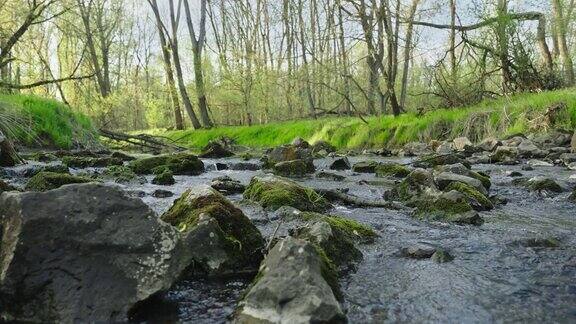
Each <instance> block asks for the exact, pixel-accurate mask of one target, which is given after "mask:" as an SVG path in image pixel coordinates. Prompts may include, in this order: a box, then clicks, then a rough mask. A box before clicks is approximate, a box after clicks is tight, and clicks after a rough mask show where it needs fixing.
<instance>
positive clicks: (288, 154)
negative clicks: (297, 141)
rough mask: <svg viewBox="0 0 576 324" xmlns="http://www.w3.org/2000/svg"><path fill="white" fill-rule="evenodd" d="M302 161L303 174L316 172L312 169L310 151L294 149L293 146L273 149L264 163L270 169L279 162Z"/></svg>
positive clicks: (299, 148) (312, 160)
mask: <svg viewBox="0 0 576 324" xmlns="http://www.w3.org/2000/svg"><path fill="white" fill-rule="evenodd" d="M294 160H302V161H304V162H305V163H306V168H305V172H306V173H312V172H314V171H315V170H316V168H315V167H314V158H313V156H312V151H311V150H310V149H306V148H301V147H296V146H293V145H282V146H278V147H275V148H274V149H272V151H270V153H269V154H268V156H267V160H266V162H265V165H264V166H265V167H267V168H272V167H274V165H276V164H277V163H280V162H286V161H294Z"/></svg>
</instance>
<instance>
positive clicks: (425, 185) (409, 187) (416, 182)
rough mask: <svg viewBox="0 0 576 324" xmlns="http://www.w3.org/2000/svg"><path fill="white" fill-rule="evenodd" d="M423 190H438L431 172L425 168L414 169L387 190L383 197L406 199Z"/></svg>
mask: <svg viewBox="0 0 576 324" xmlns="http://www.w3.org/2000/svg"><path fill="white" fill-rule="evenodd" d="M425 191H438V190H437V188H436V184H435V182H434V176H433V175H432V172H431V171H429V170H425V169H416V170H414V171H412V172H410V173H409V174H408V176H406V178H405V179H404V180H402V182H401V183H399V184H398V185H396V186H395V187H394V188H392V190H390V191H387V192H386V193H385V195H384V198H386V199H387V200H396V201H408V200H410V199H412V198H414V197H416V196H418V195H420V194H422V193H423V192H425Z"/></svg>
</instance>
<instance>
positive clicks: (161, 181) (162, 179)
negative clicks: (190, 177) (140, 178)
mask: <svg viewBox="0 0 576 324" xmlns="http://www.w3.org/2000/svg"><path fill="white" fill-rule="evenodd" d="M175 183H176V180H174V174H173V173H172V171H170V170H169V169H164V170H163V171H162V172H158V173H157V174H156V176H154V179H152V184H155V185H161V186H171V185H173V184H175Z"/></svg>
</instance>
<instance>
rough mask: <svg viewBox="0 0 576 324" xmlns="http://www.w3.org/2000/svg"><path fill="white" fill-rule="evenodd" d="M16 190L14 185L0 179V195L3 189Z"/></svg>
mask: <svg viewBox="0 0 576 324" xmlns="http://www.w3.org/2000/svg"><path fill="white" fill-rule="evenodd" d="M16 190H18V189H16V187H14V186H13V185H11V184H9V183H7V182H5V181H2V180H0V195H1V194H2V193H3V192H5V191H16ZM0 237H1V236H0Z"/></svg>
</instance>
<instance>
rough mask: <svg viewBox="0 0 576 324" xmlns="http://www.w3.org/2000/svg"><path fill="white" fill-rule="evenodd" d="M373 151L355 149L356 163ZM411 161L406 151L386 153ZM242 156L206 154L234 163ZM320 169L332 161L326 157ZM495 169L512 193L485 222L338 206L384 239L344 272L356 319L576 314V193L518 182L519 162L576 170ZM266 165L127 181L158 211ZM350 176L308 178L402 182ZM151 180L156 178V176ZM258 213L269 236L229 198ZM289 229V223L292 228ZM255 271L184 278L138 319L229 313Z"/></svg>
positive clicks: (196, 318)
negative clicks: (157, 193)
mask: <svg viewBox="0 0 576 324" xmlns="http://www.w3.org/2000/svg"><path fill="white" fill-rule="evenodd" d="M366 159H373V158H372V157H370V158H369V157H355V158H352V159H351V162H355V161H359V160H366ZM387 160H393V161H396V162H398V161H400V162H406V160H404V159H397V158H396V159H387ZM237 161H238V160H235V159H220V160H204V162H205V164H206V165H207V166H212V165H213V164H214V163H216V162H223V163H233V162H237ZM316 165H317V167H318V169H322V168H324V167H325V161H323V160H317V161H316ZM473 169H475V170H482V171H485V172H488V173H490V175H491V177H492V189H491V194H498V195H500V196H502V197H504V198H506V199H507V200H508V203H507V204H506V205H499V206H497V207H496V208H495V209H494V210H492V211H489V212H482V213H481V215H482V216H483V217H484V219H485V223H484V225H482V226H480V227H474V226H459V225H453V224H444V223H437V222H425V221H418V220H416V219H413V218H411V217H410V215H409V214H408V212H404V211H393V210H388V209H382V208H361V209H360V208H349V207H345V206H336V208H335V210H333V211H332V212H331V213H332V214H337V215H341V216H345V217H349V218H353V219H355V220H358V221H360V222H362V223H365V224H368V225H370V226H372V227H373V228H374V229H375V230H376V231H377V233H378V234H379V238H378V239H377V240H376V242H375V243H373V244H369V245H362V246H360V249H361V251H362V252H363V254H364V260H363V261H362V262H361V263H360V264H359V265H358V268H357V270H356V271H355V272H353V273H350V274H348V275H346V276H344V277H343V278H342V279H341V285H342V290H343V292H344V296H345V304H344V307H345V309H346V311H347V315H348V318H349V321H350V322H351V323H386V322H410V323H422V322H435V323H486V322H499V323H500V322H501V323H509V322H523V323H524V322H526V323H540V322H560V323H574V322H576V205H575V204H573V203H570V202H568V201H567V199H566V198H567V196H568V192H566V193H564V194H561V195H558V196H555V197H542V196H540V195H538V194H535V193H530V192H528V191H527V190H526V189H523V188H520V187H515V186H513V185H512V184H511V181H512V178H511V177H509V176H508V174H509V172H511V171H520V172H522V173H523V174H524V176H527V177H533V176H537V175H544V176H547V177H551V178H553V179H555V180H556V181H558V182H559V183H560V184H562V185H563V186H564V187H565V188H573V187H574V186H575V185H576V172H574V171H568V170H566V169H564V168H560V167H536V168H535V170H533V171H522V170H520V166H499V165H475V166H473ZM263 173H264V172H263V171H231V170H224V171H208V172H206V173H204V174H202V175H200V176H193V177H190V176H176V177H175V179H176V182H177V183H176V184H175V185H174V186H170V187H162V186H156V185H152V184H150V183H147V184H144V185H129V186H122V185H121V186H122V187H125V189H126V190H129V191H133V192H135V193H137V192H140V194H142V193H141V192H144V193H145V194H146V195H145V196H144V197H143V198H142V200H143V201H144V202H145V203H146V204H148V205H149V206H150V207H151V208H152V209H154V210H155V211H156V212H157V213H158V214H162V213H163V212H165V211H166V210H167V209H168V208H169V207H170V206H171V204H172V202H173V201H174V200H175V199H176V198H178V197H179V196H180V194H182V193H183V192H184V191H185V190H186V189H188V188H190V187H192V186H194V185H197V184H209V183H210V180H211V179H213V178H215V177H218V176H222V175H228V176H230V177H231V178H233V179H237V180H240V181H241V182H242V183H244V184H248V182H249V181H250V179H251V178H252V177H253V176H254V175H259V174H263ZM335 173H338V174H341V175H344V176H346V180H345V181H343V182H335V181H328V180H320V179H314V178H310V179H301V180H298V181H299V182H301V183H303V184H304V185H306V186H310V187H313V188H348V189H349V190H350V192H349V193H350V194H353V195H357V196H360V197H363V198H368V199H381V197H382V194H383V193H384V192H385V191H386V190H388V189H390V188H391V186H392V185H393V181H390V180H385V179H379V178H375V177H374V175H369V174H360V175H359V174H353V173H352V172H350V171H346V172H335ZM148 180H149V181H150V180H151V177H150V178H148ZM156 189H167V190H170V191H172V192H173V193H174V196H173V197H171V198H163V199H159V198H154V197H152V196H151V193H152V192H153V191H154V190H156ZM229 198H230V199H231V200H232V201H233V202H235V203H236V204H237V206H239V207H240V208H241V209H243V210H244V212H245V213H246V215H247V216H248V217H250V218H251V219H252V220H254V223H255V224H256V226H257V227H258V228H259V229H260V230H261V231H262V233H263V235H264V236H266V237H269V236H270V235H272V233H273V232H274V230H275V228H276V227H277V225H278V224H277V222H278V221H277V220H270V215H268V214H267V213H266V212H265V211H263V210H262V209H261V208H259V207H257V206H254V205H252V204H249V203H246V202H242V196H241V195H233V196H230V197H229ZM285 230H286V229H281V231H280V232H284V231H285ZM552 237H553V238H556V239H558V240H559V241H560V246H559V247H556V248H542V247H526V244H521V242H522V241H525V240H527V239H532V238H552ZM416 243H425V244H431V245H434V246H438V247H442V248H444V249H446V250H448V251H449V252H450V254H451V255H453V256H454V258H455V259H454V260H453V261H452V262H448V263H441V264H439V263H435V262H433V261H431V260H428V259H427V260H414V259H408V258H404V257H401V256H399V255H398V251H399V250H400V249H401V248H403V247H407V246H410V245H413V244H416ZM249 282H250V278H231V279H226V280H220V281H206V280H191V281H184V282H180V283H178V284H177V285H175V287H173V288H172V289H171V290H170V291H169V292H167V293H165V294H163V295H161V296H159V297H158V298H157V299H155V300H153V301H151V304H150V305H149V306H148V307H146V309H147V310H148V311H147V312H143V313H141V314H138V316H137V317H136V319H137V320H138V321H148V322H158V321H162V322H170V321H181V322H193V323H220V322H226V321H227V318H228V317H229V316H230V314H232V312H233V311H234V307H235V306H236V304H237V301H238V299H239V298H240V297H241V295H242V293H243V292H244V290H245V289H246V287H248V285H249Z"/></svg>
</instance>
